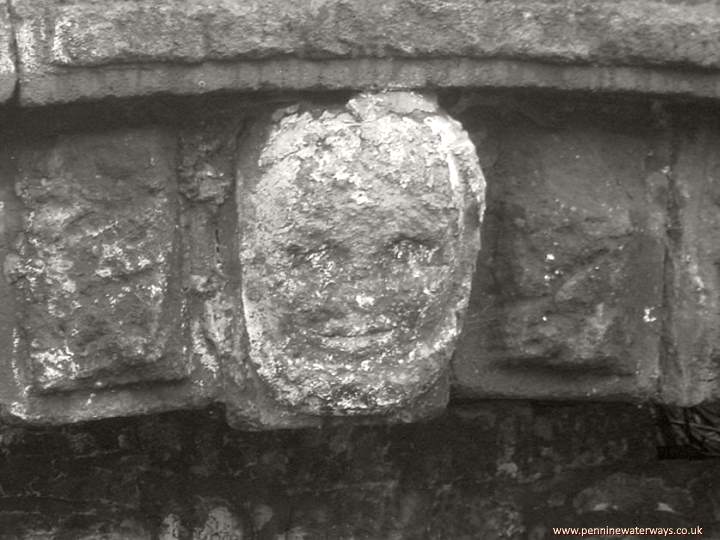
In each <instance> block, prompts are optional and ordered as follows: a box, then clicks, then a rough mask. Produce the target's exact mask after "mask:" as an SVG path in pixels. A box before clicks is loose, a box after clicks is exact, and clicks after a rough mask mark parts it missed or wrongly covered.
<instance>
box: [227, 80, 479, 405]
mask: <svg viewBox="0 0 720 540" xmlns="http://www.w3.org/2000/svg"><path fill="white" fill-rule="evenodd" d="M253 134H254V138H253V139H252V140H250V141H246V143H245V146H243V148H242V149H241V150H240V152H241V154H240V155H241V165H240V169H239V172H238V174H239V179H238V181H239V186H240V187H239V189H238V206H239V218H240V230H241V239H240V261H241V265H242V296H243V309H244V314H245V323H246V328H247V333H248V337H249V343H250V358H251V360H252V362H253V363H254V365H255V366H256V368H257V373H258V374H259V376H260V378H261V379H262V380H263V381H264V383H265V384H266V385H267V386H268V387H269V388H270V391H271V393H272V395H273V397H274V398H275V400H276V401H277V402H278V403H280V404H281V405H282V406H284V407H287V408H289V409H290V410H292V411H293V412H299V413H304V414H311V415H365V416H367V415H378V414H383V415H387V414H395V415H398V414H400V415H403V414H404V415H406V416H407V417H412V416H414V415H417V414H422V413H423V412H425V413H427V412H426V411H423V408H426V407H427V406H429V407H430V409H431V410H432V408H437V407H439V406H440V407H441V406H443V405H444V401H445V399H447V396H446V392H447V386H446V385H447V381H446V375H447V373H446V368H447V363H448V361H449V358H450V355H451V354H452V351H453V348H454V343H455V339H456V337H457V334H458V332H459V322H460V321H461V317H462V313H463V311H464V308H465V305H466V303H467V298H468V295H469V286H470V277H471V274H472V269H473V265H474V261H475V257H476V255H477V250H478V248H479V224H480V219H481V216H482V213H483V206H484V179H483V176H482V172H481V171H480V167H479V165H478V162H477V157H476V154H475V150H474V147H473V145H472V143H471V142H470V139H469V138H468V136H467V134H466V133H465V132H464V131H463V130H462V128H461V127H460V124H459V123H458V122H456V121H454V120H452V119H450V118H449V117H448V116H446V115H445V114H443V113H441V112H440V111H439V110H438V108H437V106H436V105H435V103H434V102H433V101H432V100H431V99H428V98H426V97H424V96H421V95H418V94H412V93H386V94H363V95H360V96H358V97H356V98H353V99H351V100H350V101H349V102H348V103H347V105H346V107H345V108H331V109H318V108H312V107H311V108H309V109H308V110H301V109H298V108H297V107H293V108H291V109H288V110H282V111H278V112H277V113H276V114H275V115H274V117H273V118H272V119H270V120H269V122H267V123H265V124H258V125H257V126H256V127H255V128H254V130H253ZM433 389H437V390H433ZM443 389H444V390H443ZM429 392H434V393H433V394H431V397H430V398H428V401H429V403H426V405H425V407H421V406H420V404H421V403H422V398H423V395H424V394H427V393H429Z"/></svg>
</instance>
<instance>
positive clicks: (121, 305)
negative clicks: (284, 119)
mask: <svg viewBox="0 0 720 540" xmlns="http://www.w3.org/2000/svg"><path fill="white" fill-rule="evenodd" d="M173 157H174V152H173V150H172V139H171V138H168V137H164V136H163V135H162V134H161V133H153V132H149V133H148V132H141V133H137V132H121V133H107V134H92V135H84V136H83V135H81V136H68V137H61V138H59V139H58V140H56V141H52V142H51V143H50V144H49V145H47V146H45V147H43V148H37V149H27V150H26V151H24V152H23V153H22V154H21V155H20V156H19V157H18V180H17V183H16V190H17V194H18V196H19V197H20V198H21V200H22V201H23V203H24V204H25V206H26V208H27V213H26V215H25V222H24V234H23V235H22V238H21V239H20V240H19V243H18V246H17V255H15V256H13V255H9V256H7V257H6V258H5V263H4V265H5V272H6V274H7V276H8V279H10V280H11V281H13V282H14V284H15V286H16V287H17V289H18V290H19V291H20V293H21V295H22V296H23V300H24V301H25V302H26V303H27V309H26V310H25V312H24V313H23V315H22V317H21V322H20V325H19V327H18V330H17V332H18V336H17V337H18V343H17V347H18V350H17V351H16V354H18V355H20V354H22V353H21V350H22V351H27V353H28V356H29V359H30V366H29V373H28V379H29V381H30V384H31V385H32V386H33V388H34V389H35V390H36V391H52V390H71V389H77V388H84V387H87V385H91V386H92V387H96V388H103V387H105V386H107V385H108V384H113V385H122V384H128V383H134V382H138V381H142V380H148V379H155V378H157V379H164V378H168V377H169V378H178V377H183V376H184V375H185V374H186V369H185V368H184V366H183V365H182V362H181V361H180V359H179V358H178V352H179V351H177V350H176V348H175V347H174V346H173V345H172V341H173V340H174V339H177V333H178V326H179V325H178V324H177V321H178V319H179V317H178V316H179V313H180V304H179V299H178V298H173V295H172V294H171V283H170V281H171V280H170V275H171V274H172V273H173V272H176V269H175V267H176V266H177V262H178V259H177V258H175V257H174V252H175V250H174V246H175V244H176V239H175V221H176V208H175V203H174V198H173V192H174V183H175V182H174V180H175V172H174V170H173V168H174V159H173ZM175 296H177V295H175ZM130 367H131V368H132V369H130Z"/></svg>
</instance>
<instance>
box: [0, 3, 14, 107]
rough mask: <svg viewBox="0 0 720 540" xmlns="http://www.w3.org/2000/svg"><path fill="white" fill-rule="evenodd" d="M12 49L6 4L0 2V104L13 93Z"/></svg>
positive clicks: (11, 35)
mask: <svg viewBox="0 0 720 540" xmlns="http://www.w3.org/2000/svg"><path fill="white" fill-rule="evenodd" d="M12 47H13V32H12V28H11V26H10V14H9V13H8V9H7V3H6V2H0V103H2V102H3V101H6V100H7V99H9V98H10V97H11V96H12V95H13V92H15V84H16V82H17V74H16V72H15V54H14V51H13V50H12Z"/></svg>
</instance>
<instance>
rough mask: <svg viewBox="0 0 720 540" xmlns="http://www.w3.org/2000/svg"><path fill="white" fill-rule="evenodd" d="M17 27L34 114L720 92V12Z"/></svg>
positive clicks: (196, 16) (39, 17) (611, 7)
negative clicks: (249, 101)
mask: <svg viewBox="0 0 720 540" xmlns="http://www.w3.org/2000/svg"><path fill="white" fill-rule="evenodd" d="M13 20H14V24H15V32H16V36H17V43H18V55H19V64H20V73H21V77H20V81H21V89H20V98H21V100H22V101H23V102H24V103H48V102H54V101H73V100H76V99H84V98H99V97H103V96H129V95H144V94H149V93H157V92H176V93H201V92H206V91H209V90H217V89H227V88H234V89H261V88H268V87H279V88H294V89H305V88H323V89H329V88H367V87H380V88H389V87H400V88H417V87H422V86H427V85H440V86H467V85H472V86H504V87H507V86H541V87H555V88H564V89H573V88H587V89H594V90H595V89H601V88H607V89H614V90H637V91H640V92H668V93H689V94H696V95H704V96H714V97H717V96H720V76H718V75H717V73H716V70H717V69H718V68H720V45H718V40H717V37H716V35H717V32H718V29H719V27H720V12H719V11H718V6H717V3H716V2H712V1H708V2H702V3H698V2H679V3H678V2H663V1H650V0H626V1H623V2H617V1H614V0H605V1H601V2H586V1H585V0H561V1H550V0H547V1H530V2H527V1H519V0H517V1H510V2H507V1H503V2H476V1H475V0H453V1H448V2H441V3H438V2H435V1H430V0H423V1H419V2H410V1H408V0H392V1H372V2H361V3H358V2H350V1H347V0H323V1H320V2H311V3H288V2H286V1H284V0H273V1H270V2H268V1H262V2H261V1H257V0H253V1H251V2H242V3H237V2H232V1H225V0H217V1H205V2H190V3H188V2H183V1H179V0H166V1H163V2H155V1H149V0H144V1H136V2H132V3H128V2H121V1H114V2H93V1H90V0H84V1H77V0H75V1H72V2H67V1H60V0H55V1H51V2H48V1H46V0H17V1H15V2H13ZM149 35H152V36H153V39H152V40H148V39H147V38H146V36H149ZM547 64H555V65H554V66H552V65H550V66H548V65H547ZM570 64H572V65H573V66H570ZM675 68H681V69H683V70H684V69H685V68H691V69H692V70H693V71H691V72H690V73H686V72H682V73H679V72H674V71H673V69H675Z"/></svg>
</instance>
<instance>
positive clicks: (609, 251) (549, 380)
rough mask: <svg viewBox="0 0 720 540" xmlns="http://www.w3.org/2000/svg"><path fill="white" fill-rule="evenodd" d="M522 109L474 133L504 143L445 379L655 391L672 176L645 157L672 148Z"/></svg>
mask: <svg viewBox="0 0 720 540" xmlns="http://www.w3.org/2000/svg"><path fill="white" fill-rule="evenodd" d="M552 111H553V109H547V110H546V112H547V113H548V115H549V116H551V115H552ZM555 112H557V109H555ZM528 114H532V115H533V118H530V117H527V116H516V117H515V118H514V119H511V118H512V117H510V116H509V115H508V116H505V117H503V123H502V125H501V126H500V127H498V128H495V129H487V130H486V131H485V132H484V134H483V135H479V134H478V137H481V138H482V139H483V140H489V141H492V142H493V143H494V144H495V145H497V147H499V149H500V150H499V153H496V155H495V156H494V162H493V163H492V164H488V166H486V167H484V168H485V170H486V172H487V178H488V193H489V195H488V200H489V206H488V212H487V215H486V219H485V221H484V224H483V227H484V231H483V234H484V237H483V251H482V252H481V254H480V257H479V259H478V271H477V273H476V276H475V280H474V283H473V297H472V299H471V302H470V306H469V308H468V314H467V317H466V323H465V327H464V330H463V335H462V337H461V339H460V341H459V343H458V347H457V351H456V355H455V357H454V361H453V387H454V389H455V390H456V391H457V393H458V395H460V396H464V397H477V398H479V397H482V398H487V397H522V398H534V399H544V398H545V399H547V398H551V399H558V398H560V399H623V400H628V399H629V400H637V399H647V398H650V397H653V396H655V395H656V392H657V386H658V378H659V357H660V355H661V350H662V348H661V337H660V336H661V333H662V328H663V326H662V325H663V314H664V298H663V290H664V279H665V274H664V261H665V230H666V226H667V217H666V215H667V214H666V205H667V196H666V193H667V181H666V179H665V177H664V176H663V175H662V173H661V172H660V171H659V170H647V169H645V168H644V166H643V163H644V162H645V161H647V160H648V159H649V157H648V156H651V157H652V156H653V153H655V154H657V157H656V158H655V161H658V162H661V161H662V162H663V163H664V161H663V160H664V159H666V158H667V157H668V156H667V155H665V154H667V152H665V154H663V152H664V150H663V145H662V144H661V140H660V139H659V137H658V135H657V134H655V135H651V134H648V132H643V137H642V138H641V137H639V136H638V135H636V134H633V133H632V132H630V133H613V134H610V133H607V132H605V131H601V130H597V129H595V128H594V127H590V126H589V125H584V123H581V122H582V121H581V120H578V119H577V118H574V119H573V121H572V122H568V124H569V125H568V126H567V127H566V128H565V129H561V130H559V129H557V128H556V127H555V126H553V125H541V124H542V123H543V122H547V121H548V119H543V118H542V117H534V114H533V112H532V111H531V112H529V113H528ZM490 157H493V156H490ZM484 165H485V164H484ZM658 168H659V169H662V166H659V167H658Z"/></svg>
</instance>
